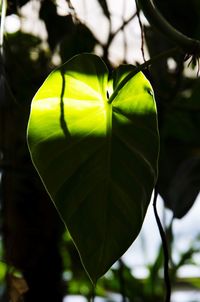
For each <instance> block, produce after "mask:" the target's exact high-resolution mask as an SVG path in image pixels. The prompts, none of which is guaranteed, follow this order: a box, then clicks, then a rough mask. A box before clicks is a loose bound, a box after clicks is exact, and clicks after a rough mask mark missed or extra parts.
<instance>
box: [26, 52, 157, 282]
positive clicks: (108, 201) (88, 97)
mask: <svg viewBox="0 0 200 302" xmlns="http://www.w3.org/2000/svg"><path fill="white" fill-rule="evenodd" d="M131 70H132V69H131V68H130V66H128V67H127V69H126V68H119V69H118V71H117V72H116V73H115V75H116V74H117V76H115V79H114V85H112V80H111V81H108V70H107V67H106V66H105V64H104V63H103V62H102V60H101V59H100V58H99V57H97V56H95V55H91V54H82V55H78V56H75V57H73V58H72V59H71V60H69V61H68V62H66V63H65V64H64V65H63V66H61V67H60V68H58V69H56V70H55V71H53V72H52V73H51V74H50V76H49V77H48V78H47V80H46V81H45V82H44V84H43V85H42V86H41V88H40V89H39V91H38V92H37V93H36V95H35V97H34V99H33V101H32V108H31V114H30V119H29V126H28V145H29V149H30V152H31V156H32V160H33V163H34V165H35V167H36V169H37V170H38V173H39V175H40V177H41V179H42V181H43V183H44V185H45V187H46V189H47V191H48V193H49V195H50V196H51V198H52V200H53V202H54V203H55V206H56V208H57V210H58V212H59V213H60V216H61V218H62V220H63V222H64V223H65V225H66V227H67V228H68V230H69V232H70V234H71V236H72V239H73V241H74V243H75V245H76V247H77V249H78V251H79V254H80V257H81V259H82V263H83V265H84V267H85V269H86V271H87V272H88V274H89V276H90V278H91V280H92V281H93V282H94V283H95V282H96V280H97V279H98V278H99V277H101V276H102V275H103V274H104V273H105V272H106V271H107V270H108V269H109V268H110V266H111V265H112V264H113V263H114V262H115V261H116V260H117V259H118V258H119V257H121V256H122V254H123V253H124V252H125V251H126V250H127V249H128V247H129V246H130V245H131V243H132V242H133V241H134V239H135V238H136V237H137V235H138V233H139V231H140V229H141V226H142V223H143V220H144V217H145V213H146V209H147V206H148V204H149V201H150V197H151V193H152V189H153V187H154V184H155V182H156V179H157V158H158V149H159V137H158V130H157V113H156V106H155V101H154V97H153V91H152V87H151V85H150V83H149V82H148V80H147V79H146V78H145V76H144V75H143V74H142V73H141V72H140V73H137V74H136V75H135V76H133V77H131V78H130V79H129V80H128V81H124V75H125V74H128V73H130V72H131ZM122 79H123V81H122ZM119 82H120V85H119ZM121 83H124V85H123V87H121V86H122V84H121ZM113 87H114V88H113ZM108 91H109V93H108ZM113 92H114V93H113ZM108 94H109V95H110V99H108V98H107V97H108ZM113 96H114V97H113ZM111 100H112V102H111Z"/></svg>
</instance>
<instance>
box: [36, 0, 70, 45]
mask: <svg viewBox="0 0 200 302" xmlns="http://www.w3.org/2000/svg"><path fill="white" fill-rule="evenodd" d="M40 18H41V19H42V20H44V22H45V25H46V29H47V32H48V42H49V46H50V48H51V50H54V49H55V47H56V45H57V44H58V43H59V42H60V41H61V40H62V38H63V37H64V36H65V35H66V34H70V33H71V32H72V31H73V29H74V24H73V21H72V16H71V15H68V16H59V15H58V14H57V8H56V4H54V3H53V2H52V1H49V0H44V1H42V4H41V8H40ZM68 47H69V45H68Z"/></svg>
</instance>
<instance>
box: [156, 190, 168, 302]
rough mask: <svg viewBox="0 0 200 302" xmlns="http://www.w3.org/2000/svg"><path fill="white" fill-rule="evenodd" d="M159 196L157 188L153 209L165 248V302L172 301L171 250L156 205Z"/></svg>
mask: <svg viewBox="0 0 200 302" xmlns="http://www.w3.org/2000/svg"><path fill="white" fill-rule="evenodd" d="M157 197H158V191H157V189H156V188H155V189H154V199H153V209H154V215H155V218H156V223H157V225H158V229H159V233H160V237H161V240H162V248H163V254H164V279H165V286H166V296H165V302H170V297H171V283H170V277H169V252H168V246H167V240H166V234H165V231H164V229H163V227H162V224H161V221H160V218H159V215H158V212H157V207H156V203H157Z"/></svg>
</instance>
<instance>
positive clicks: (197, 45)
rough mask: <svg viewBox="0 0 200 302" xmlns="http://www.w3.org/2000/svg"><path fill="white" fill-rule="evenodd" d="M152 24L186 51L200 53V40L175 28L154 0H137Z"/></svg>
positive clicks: (194, 53)
mask: <svg viewBox="0 0 200 302" xmlns="http://www.w3.org/2000/svg"><path fill="white" fill-rule="evenodd" d="M136 1H137V2H138V5H139V6H140V8H141V9H142V11H143V13H144V15H145V17H146V18H147V20H148V21H149V23H150V25H152V26H153V27H155V28H156V29H157V30H159V31H160V32H161V33H163V34H164V35H165V36H166V37H167V38H169V40H171V41H173V42H174V43H176V45H178V46H179V47H181V48H182V49H183V50H184V51H185V52H186V53H188V54H191V55H196V54H199V53H200V41H199V40H195V39H191V38H189V37H187V36H186V35H184V34H182V33H181V32H180V31H178V30H177V29H175V28H174V27H173V26H172V25H171V24H170V23H169V22H168V21H167V20H166V19H165V18H164V17H163V16H162V15H161V14H160V12H159V11H158V10H157V9H156V7H155V6H154V4H153V1H152V0H136Z"/></svg>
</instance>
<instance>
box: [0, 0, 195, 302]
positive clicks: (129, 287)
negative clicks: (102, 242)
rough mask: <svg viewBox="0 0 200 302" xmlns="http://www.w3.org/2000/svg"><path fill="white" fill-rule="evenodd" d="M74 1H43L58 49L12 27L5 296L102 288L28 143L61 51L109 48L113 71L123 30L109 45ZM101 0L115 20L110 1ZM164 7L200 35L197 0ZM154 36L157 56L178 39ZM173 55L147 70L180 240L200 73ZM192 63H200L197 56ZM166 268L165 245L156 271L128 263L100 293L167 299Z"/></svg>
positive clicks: (11, 8)
mask: <svg viewBox="0 0 200 302" xmlns="http://www.w3.org/2000/svg"><path fill="white" fill-rule="evenodd" d="M28 2H30V0H21V1H11V0H9V1H8V9H7V15H10V14H16V15H18V16H20V7H22V6H23V5H25V4H26V3H28ZM67 2H68V3H69V7H70V11H71V13H70V14H68V15H66V16H60V15H59V14H58V13H57V8H56V2H55V1H53V0H52V1H51V0H43V1H41V6H40V11H39V18H40V19H41V20H43V21H44V24H45V27H46V30H47V33H48V39H47V42H48V49H44V48H43V47H42V46H41V45H42V41H41V39H40V38H38V37H36V36H34V35H32V34H27V33H24V32H22V31H18V32H15V33H13V34H6V36H5V40H4V56H3V58H1V66H0V85H1V95H0V171H1V173H2V178H1V195H0V197H1V220H0V222H1V234H2V238H3V254H2V257H3V259H4V261H5V263H6V269H5V278H4V283H2V297H1V299H2V300H1V301H9V299H10V298H9V297H11V299H12V301H20V300H19V299H21V297H22V294H23V293H24V292H25V294H24V295H23V299H24V300H23V301H25V302H33V301H34V302H35V301H37V302H40V301H54V302H57V301H58V302H59V301H62V298H63V296H64V295H67V294H82V295H85V296H86V297H87V298H88V299H89V298H90V297H91V295H92V287H91V285H90V282H89V280H88V278H87V276H86V275H85V273H84V271H83V269H82V266H81V264H80V260H79V257H78V255H77V252H76V250H75V248H74V246H73V244H72V242H71V241H70V240H69V236H68V235H67V234H66V233H65V232H64V229H63V225H62V223H61V222H60V219H59V217H58V215H57V213H56V211H55V209H54V207H53V204H52V202H51V201H50V200H49V197H48V195H47V194H46V192H45V190H44V188H43V186H42V184H41V182H40V180H39V177H38V175H37V174H36V172H35V169H34V168H33V166H32V163H31V160H30V156H29V152H28V150H27V145H26V127H27V120H28V115H29V110H30V103H31V99H32V97H33V95H34V94H35V92H36V91H37V89H38V88H39V87H40V85H41V84H42V82H43V80H44V79H45V78H46V76H47V75H48V74H49V72H50V71H51V70H52V69H53V68H54V65H53V63H52V56H53V55H54V54H55V53H58V55H59V56H60V59H61V62H65V61H66V60H67V59H69V58H71V57H72V56H73V55H75V54H78V53H82V52H93V51H94V49H95V46H97V45H100V46H101V47H102V50H103V53H102V57H103V58H104V60H105V61H106V62H107V64H108V66H109V67H110V69H112V63H111V62H110V60H109V47H110V45H111V43H112V40H113V38H114V37H115V33H112V32H111V31H110V33H109V36H108V40H107V43H105V44H104V45H102V43H100V42H99V41H98V40H97V38H96V37H95V36H94V34H93V33H92V32H91V30H90V29H89V28H88V27H87V26H86V25H85V24H83V23H82V22H81V21H80V20H79V18H78V16H77V14H76V13H75V11H74V9H73V7H72V6H71V4H70V2H69V1H67ZM98 2H99V5H100V7H101V9H102V12H103V14H104V15H105V17H106V18H107V20H108V22H109V24H111V14H110V11H109V8H108V4H107V2H106V0H104V1H101V0H99V1H98ZM155 4H156V5H157V7H158V9H159V10H160V11H161V12H162V14H163V15H164V16H165V17H166V19H167V20H168V21H169V22H170V23H171V24H172V25H174V26H175V27H176V28H177V29H179V30H180V31H182V32H183V33H185V34H187V35H189V36H190V37H195V38H197V39H200V3H199V1H198V0H191V1H190V3H189V5H188V0H184V1H183V0H170V1H167V2H166V1H164V0H162V1H161V0H159V1H158V0H155ZM133 5H134V1H133ZM186 20H187V21H186ZM125 25H126V23H124V25H123V26H124V27H125ZM123 26H122V29H123ZM144 33H145V39H146V44H147V48H148V51H149V54H150V57H154V56H156V54H158V53H159V52H162V51H165V50H166V49H168V48H170V47H172V46H173V43H172V42H171V41H168V40H167V39H166V38H165V37H163V36H162V35H161V34H160V33H159V31H158V30H157V29H153V28H151V27H150V26H148V27H145V28H144ZM170 58H171V59H173V61H174V62H175V68H173V69H171V68H169V58H167V57H165V58H164V59H161V60H159V61H158V62H157V63H155V64H153V65H152V67H151V68H150V69H149V70H148V71H146V75H147V76H148V78H149V79H150V81H151V83H152V85H153V87H154V89H155V93H156V100H157V105H158V114H159V128H160V136H161V150H160V160H159V178H158V191H159V194H160V195H161V196H162V198H163V200H164V203H165V205H166V207H168V208H170V209H171V210H172V211H173V219H172V222H171V224H170V226H169V228H168V229H167V235H168V238H169V243H171V244H172V243H173V232H172V229H173V228H172V223H173V221H174V219H176V218H178V219H181V218H182V217H183V216H184V215H186V213H187V212H188V211H189V210H190V208H191V207H192V206H193V204H194V202H195V199H196V197H197V195H198V193H199V189H200V135H199V133H200V80H199V78H198V77H197V76H188V75H187V73H185V63H184V55H183V54H179V53H177V54H176V55H173V56H171V57H170ZM124 61H126V58H125V59H124ZM129 63H135V62H129ZM188 68H189V69H190V70H192V63H191V65H190V67H188ZM191 72H192V71H191ZM193 74H194V72H193ZM195 252H196V250H195V249H194V248H193V247H189V248H188V250H187V252H186V253H185V254H183V255H182V258H181V260H180V262H179V263H173V262H172V263H171V278H172V280H173V281H174V284H176V283H177V282H178V280H177V278H176V272H177V269H178V268H179V267H180V266H181V265H183V264H184V263H187V262H189V261H190V260H191V256H192V255H193V253H195ZM161 267H162V249H159V251H158V255H157V258H156V260H155V263H154V264H152V266H151V267H149V268H148V269H149V276H148V278H146V279H145V280H138V279H136V278H134V277H133V275H132V274H131V271H130V268H129V267H127V266H126V265H125V264H124V263H123V262H122V261H120V262H119V265H118V268H115V269H112V271H111V272H110V275H109V276H108V277H106V278H103V279H102V280H101V281H100V282H99V285H98V287H97V293H98V294H99V295H104V296H106V293H107V291H113V292H117V293H121V295H122V297H123V296H124V295H126V296H127V297H128V298H129V300H130V301H149V302H150V301H162V296H163V283H162V282H163V281H162V278H161V277H160V274H159V272H160V269H161ZM16 272H20V276H19V273H18V275H17V276H16ZM63 272H64V274H63ZM70 274H71V275H72V276H73V278H71V277H70V276H71V275H70ZM24 284H25V285H24ZM26 286H28V288H29V290H28V291H27V290H26ZM21 288H22V289H21ZM23 289H24V290H23ZM123 301H124V300H123Z"/></svg>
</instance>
